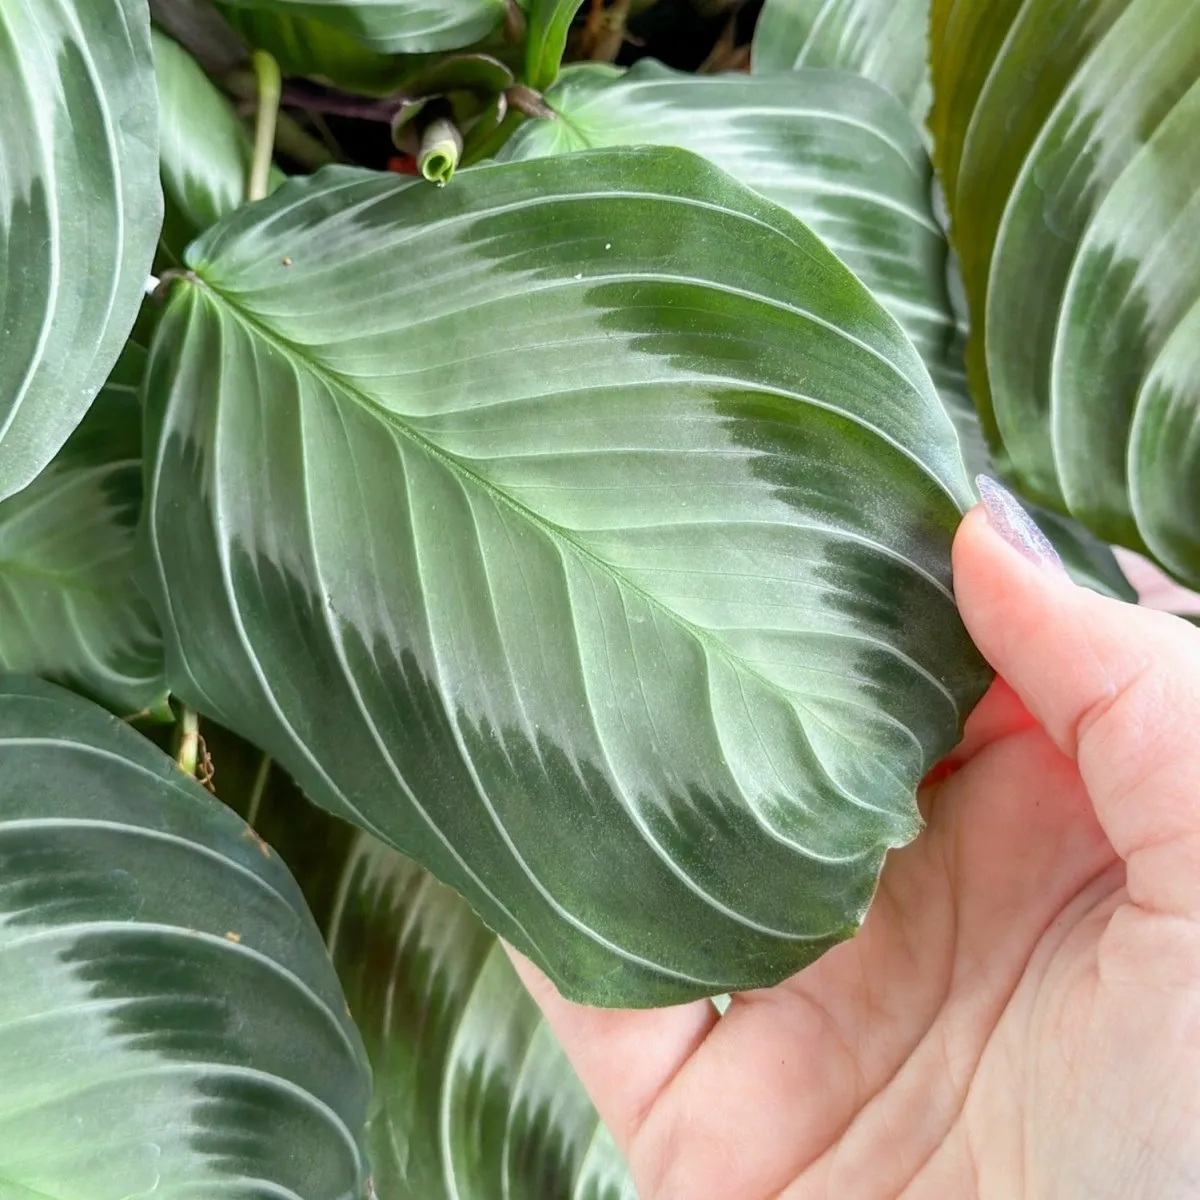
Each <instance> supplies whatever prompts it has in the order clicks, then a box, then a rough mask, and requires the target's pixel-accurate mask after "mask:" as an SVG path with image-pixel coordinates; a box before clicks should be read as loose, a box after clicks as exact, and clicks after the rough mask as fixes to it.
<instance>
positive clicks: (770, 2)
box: [751, 0, 931, 122]
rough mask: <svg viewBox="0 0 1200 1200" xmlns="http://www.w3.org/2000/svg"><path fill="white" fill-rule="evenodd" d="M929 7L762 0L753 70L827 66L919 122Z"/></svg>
mask: <svg viewBox="0 0 1200 1200" xmlns="http://www.w3.org/2000/svg"><path fill="white" fill-rule="evenodd" d="M928 26H929V0H767V2H766V3H765V4H764V5H763V9H762V13H761V15H760V16H759V18H758V24H757V25H756V26H755V30H754V45H753V52H752V57H751V63H752V66H753V69H754V71H756V72H758V71H788V70H795V69H799V68H802V67H833V68H836V69H838V70H843V71H853V72H854V73H855V74H856V75H862V76H863V77H864V78H866V79H869V80H871V81H872V83H877V84H879V85H880V86H881V87H883V88H886V89H887V90H888V91H889V92H891V93H892V95H893V96H895V97H896V98H897V99H898V100H899V101H900V102H901V103H902V104H903V105H904V106H905V108H907V109H908V111H909V112H910V113H911V114H912V117H913V120H915V121H917V122H923V121H924V119H925V114H926V113H927V112H928V111H929V101H930V98H931V93H930V88H929V77H928V70H927V68H926V60H927V57H928V55H927V52H926V51H927V45H926V32H927V29H928Z"/></svg>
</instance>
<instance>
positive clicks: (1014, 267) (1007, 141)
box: [930, 0, 1200, 586]
mask: <svg viewBox="0 0 1200 1200" xmlns="http://www.w3.org/2000/svg"><path fill="white" fill-rule="evenodd" d="M932 29H933V42H932V47H933V50H932V53H933V57H932V63H933V75H934V84H935V90H936V101H935V105H934V109H933V111H932V114H931V118H930V120H931V128H932V131H933V133H934V137H935V142H936V154H937V158H938V166H939V170H940V172H941V175H942V177H943V180H944V183H945V187H946V199H947V205H948V208H949V212H950V216H951V220H952V232H953V237H954V241H955V244H956V246H957V249H958V251H959V254H960V256H961V259H962V268H963V278H964V282H965V285H966V293H967V298H968V301H969V303H970V308H971V314H972V325H973V328H974V330H975V333H974V335H973V337H972V340H971V344H970V346H969V349H968V364H969V368H970V372H971V380H972V388H973V392H974V394H975V396H976V398H977V400H978V402H979V404H980V408H981V412H982V415H983V419H984V424H985V427H986V428H987V430H988V433H989V436H990V438H991V440H992V442H993V445H994V446H995V448H996V451H997V454H998V456H999V458H1000V459H1001V461H1002V463H1003V464H1004V467H1005V469H1006V471H1007V472H1008V473H1010V474H1011V475H1012V476H1013V477H1014V478H1015V479H1016V480H1017V482H1018V483H1019V484H1020V486H1021V487H1022V488H1023V489H1025V490H1026V491H1027V492H1028V493H1029V494H1031V495H1032V496H1034V497H1035V498H1037V499H1039V500H1041V501H1042V502H1043V503H1045V504H1046V505H1047V506H1049V507H1053V508H1056V509H1058V510H1059V511H1062V512H1069V513H1071V514H1072V515H1074V516H1075V517H1077V518H1078V519H1079V520H1080V521H1082V522H1083V523H1085V524H1086V525H1088V526H1089V527H1090V528H1092V529H1093V530H1094V531H1095V532H1096V533H1098V534H1099V535H1100V536H1102V537H1104V538H1106V539H1107V540H1109V541H1113V542H1118V543H1121V544H1124V545H1127V546H1129V547H1131V548H1133V549H1136V550H1141V551H1143V552H1149V553H1151V554H1153V555H1154V556H1155V557H1157V558H1158V560H1159V562H1161V563H1162V564H1163V565H1164V566H1165V567H1166V568H1167V569H1168V570H1169V571H1171V572H1172V573H1173V574H1175V575H1176V576H1178V577H1179V578H1181V579H1183V580H1185V581H1187V582H1189V583H1191V584H1192V585H1193V586H1195V585H1197V584H1200V516H1198V514H1200V487H1198V485H1197V483H1196V480H1198V479H1200V470H1197V466H1198V463H1197V455H1198V453H1200V450H1198V447H1200V438H1197V436H1196V430H1197V421H1196V412H1197V408H1198V405H1200V385H1198V383H1197V380H1200V238H1198V237H1197V230H1198V229H1200V140H1198V139H1197V137H1196V129H1197V127H1198V125H1200V8H1198V7H1197V6H1196V5H1194V4H1179V3H1166V4H1164V3H1159V2H1157V0H1081V2H1080V3H1078V4H1075V5H1071V6H1066V7H1064V6H1062V5H1059V4H1054V3H1051V2H1050V0H1032V2H1029V3H1024V4H1018V3H1016V2H1015V0H1001V2H998V3H994V4H991V5H988V6H981V5H972V4H967V3H961V2H955V0H936V2H935V4H934V7H933V26H932ZM1031 81H1032V82H1031Z"/></svg>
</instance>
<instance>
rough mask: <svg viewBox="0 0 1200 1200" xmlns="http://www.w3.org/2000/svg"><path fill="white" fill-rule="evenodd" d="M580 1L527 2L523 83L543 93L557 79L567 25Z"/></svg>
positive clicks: (565, 42) (565, 41)
mask: <svg viewBox="0 0 1200 1200" xmlns="http://www.w3.org/2000/svg"><path fill="white" fill-rule="evenodd" d="M582 3H583V0H530V5H529V28H528V32H527V33H526V35H525V82H526V83H527V84H529V86H530V87H531V88H537V89H538V90H539V91H544V90H545V89H546V88H548V87H549V86H550V85H551V84H552V83H553V82H554V81H555V79H557V78H558V68H559V64H560V63H561V62H562V56H563V51H564V50H565V49H566V48H567V34H568V33H569V32H570V29H571V22H572V21H573V20H574V19H575V14H576V13H577V12H578V11H579V6H580V5H581V4H582Z"/></svg>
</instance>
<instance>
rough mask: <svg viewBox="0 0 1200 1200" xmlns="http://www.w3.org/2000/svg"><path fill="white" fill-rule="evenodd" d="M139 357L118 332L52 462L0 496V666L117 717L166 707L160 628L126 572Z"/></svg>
mask: <svg viewBox="0 0 1200 1200" xmlns="http://www.w3.org/2000/svg"><path fill="white" fill-rule="evenodd" d="M145 361H146V351H145V350H144V349H143V348H142V347H141V346H139V345H137V344H136V343H134V342H130V343H129V344H128V345H127V346H126V347H125V351H124V353H123V354H122V355H121V358H120V360H119V361H118V363H117V366H116V368H115V370H114V371H113V374H112V376H111V377H110V378H109V380H108V382H107V383H106V384H105V385H104V387H103V389H101V392H100V395H99V396H98V397H97V398H96V402H95V403H94V404H93V405H92V407H91V409H90V410H89V411H88V414H87V416H85V417H84V419H83V423H82V424H81V425H80V426H79V428H78V429H76V430H75V432H74V433H73V434H72V435H71V436H70V438H69V439H68V440H67V444H66V445H65V446H64V447H63V448H62V450H60V451H59V453H58V455H57V456H56V457H55V459H54V461H53V462H52V463H51V464H50V465H49V466H48V467H47V468H46V469H45V470H44V471H43V472H42V473H41V475H39V476H38V477H37V479H35V480H34V481H33V483H31V484H30V485H29V487H27V488H25V489H24V490H23V491H20V492H18V493H17V494H16V495H15V496H10V497H9V498H8V499H7V500H4V501H0V669H2V670H6V671H24V672H32V673H36V674H38V675H46V676H49V677H51V678H56V679H58V680H60V681H62V682H64V683H67V684H69V685H70V686H71V687H74V688H77V689H79V690H80V691H82V692H85V693H86V694H88V695H91V696H93V697H95V698H96V699H97V700H100V701H101V702H102V703H104V704H106V705H107V706H108V707H110V708H112V709H113V710H114V711H115V712H116V713H117V714H118V715H122V716H124V715H129V714H132V713H136V712H139V711H141V710H142V709H150V710H152V711H154V712H155V713H156V715H159V716H166V715H168V714H167V711H166V684H165V682H164V680H163V648H162V635H161V634H160V632H159V629H158V623H157V622H156V621H155V619H154V614H153V612H152V611H151V608H150V605H149V603H148V602H147V600H146V599H145V597H144V596H143V595H142V594H141V592H140V591H139V590H138V588H137V585H136V583H135V582H134V570H135V566H134V564H135V556H134V528H135V526H136V524H137V520H138V513H139V512H140V510H141V503H142V410H141V405H140V404H139V403H138V395H137V392H138V387H139V386H140V384H141V378H142V371H143V368H144V365H145Z"/></svg>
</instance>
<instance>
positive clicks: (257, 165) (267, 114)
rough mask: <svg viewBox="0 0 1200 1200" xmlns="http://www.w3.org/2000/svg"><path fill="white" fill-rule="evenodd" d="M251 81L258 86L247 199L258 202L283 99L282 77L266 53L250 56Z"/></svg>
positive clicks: (267, 173) (262, 194)
mask: <svg viewBox="0 0 1200 1200" xmlns="http://www.w3.org/2000/svg"><path fill="white" fill-rule="evenodd" d="M251 62H252V63H253V64H254V78H255V80H256V81H257V83H258V111H257V113H256V114H255V117H254V158H253V159H252V160H251V162H250V182H249V184H248V185H247V187H246V199H247V200H261V199H263V197H265V196H266V194H267V187H268V184H269V182H270V179H271V160H272V158H273V157H274V154H275V127H276V125H277V124H278V122H279V101H280V99H281V98H282V96H283V77H282V75H280V73H279V64H278V63H277V62H276V61H275V59H274V57H273V56H272V55H270V54H268V53H267V52H266V51H265V50H255V52H254V53H253V55H251Z"/></svg>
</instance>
